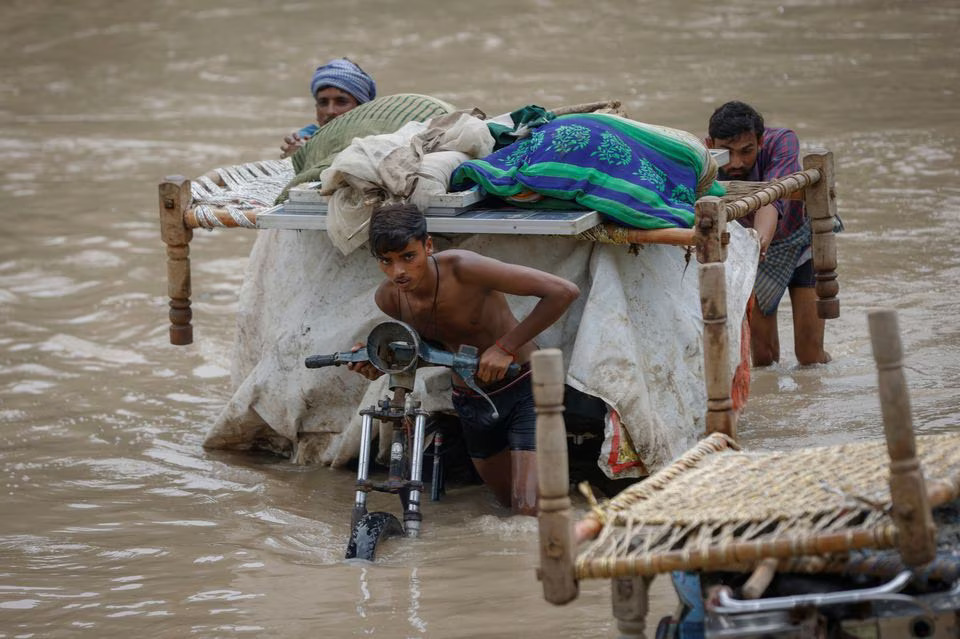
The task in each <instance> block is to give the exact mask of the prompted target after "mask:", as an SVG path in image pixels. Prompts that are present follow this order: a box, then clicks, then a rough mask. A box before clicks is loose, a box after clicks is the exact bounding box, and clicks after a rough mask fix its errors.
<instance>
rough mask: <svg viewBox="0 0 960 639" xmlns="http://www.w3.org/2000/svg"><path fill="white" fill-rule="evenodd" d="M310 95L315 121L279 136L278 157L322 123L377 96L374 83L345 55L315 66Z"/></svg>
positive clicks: (300, 141)
mask: <svg viewBox="0 0 960 639" xmlns="http://www.w3.org/2000/svg"><path fill="white" fill-rule="evenodd" d="M310 95H312V96H313V97H314V100H316V104H317V124H309V125H307V126H305V127H303V128H302V129H300V130H299V131H294V132H293V133H291V134H290V135H288V136H286V137H285V138H284V139H283V146H281V147H280V150H281V151H282V152H283V155H281V157H284V158H285V157H288V156H290V155H292V154H293V152H294V151H296V150H297V149H299V148H300V147H301V146H303V143H304V142H306V141H307V139H309V138H310V136H312V135H313V134H314V133H316V132H317V130H318V129H319V128H320V127H322V126H323V125H324V124H326V123H327V122H329V121H330V120H332V119H333V118H335V117H337V116H338V115H340V114H341V113H346V112H347V111H349V110H350V109H353V108H355V107H357V106H359V105H361V104H363V103H364V102H369V101H370V100H372V99H373V98H375V97H376V95H377V83H376V82H374V81H373V78H371V77H370V76H369V75H367V73H366V72H365V71H364V70H363V69H361V68H360V67H359V66H357V65H356V64H354V63H353V62H352V61H350V60H349V59H347V58H337V59H335V60H331V61H330V62H328V63H326V64H324V65H321V66H319V67H317V70H316V71H314V72H313V78H312V79H311V80H310Z"/></svg>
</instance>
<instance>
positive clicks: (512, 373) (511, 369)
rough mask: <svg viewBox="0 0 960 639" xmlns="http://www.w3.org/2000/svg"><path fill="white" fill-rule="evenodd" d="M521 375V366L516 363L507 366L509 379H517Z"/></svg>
mask: <svg viewBox="0 0 960 639" xmlns="http://www.w3.org/2000/svg"><path fill="white" fill-rule="evenodd" d="M519 374H520V364H517V363H516V362H514V363H513V364H510V365H509V366H507V377H516V376H517V375H519Z"/></svg>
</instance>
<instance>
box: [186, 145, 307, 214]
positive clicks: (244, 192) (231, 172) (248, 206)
mask: <svg viewBox="0 0 960 639" xmlns="http://www.w3.org/2000/svg"><path fill="white" fill-rule="evenodd" d="M215 172H216V174H217V175H218V176H219V178H220V181H221V182H222V183H223V184H222V185H221V184H217V182H215V181H214V180H213V179H211V178H210V177H209V176H208V175H203V176H200V177H199V178H196V179H195V180H192V181H191V183H190V187H191V192H192V195H193V200H194V201H193V214H194V216H195V217H196V221H197V226H199V227H201V228H206V229H211V228H215V227H223V226H227V224H224V222H223V221H222V220H221V219H220V217H219V216H218V215H217V214H216V211H217V210H219V211H227V212H228V214H229V217H230V219H232V221H233V222H234V225H235V226H240V227H244V228H256V223H255V222H254V221H252V220H251V216H248V215H246V213H249V212H256V211H259V210H261V209H264V208H268V207H270V206H272V205H273V202H274V200H276V198H277V196H278V195H280V192H281V191H282V190H283V187H284V186H286V185H287V183H289V182H290V180H292V179H293V175H294V171H293V165H292V164H291V163H290V160H264V161H261V162H251V163H250V164H238V165H235V166H228V167H224V168H220V169H216V170H215ZM252 217H253V219H254V220H255V219H256V218H255V216H252Z"/></svg>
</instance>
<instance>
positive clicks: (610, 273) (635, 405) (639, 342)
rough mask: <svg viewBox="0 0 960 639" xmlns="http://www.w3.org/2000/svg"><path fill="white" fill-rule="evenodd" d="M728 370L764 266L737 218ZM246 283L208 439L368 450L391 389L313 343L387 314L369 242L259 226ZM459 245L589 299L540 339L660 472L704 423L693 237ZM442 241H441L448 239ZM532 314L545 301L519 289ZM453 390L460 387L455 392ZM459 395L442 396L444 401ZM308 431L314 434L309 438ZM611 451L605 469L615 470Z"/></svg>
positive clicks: (475, 239) (527, 239)
mask: <svg viewBox="0 0 960 639" xmlns="http://www.w3.org/2000/svg"><path fill="white" fill-rule="evenodd" d="M727 229H728V231H729V232H730V245H729V250H728V259H727V262H726V264H727V269H726V270H727V295H728V311H727V318H728V325H727V328H728V335H729V337H730V344H731V347H730V353H731V362H730V370H731V374H732V372H733V370H734V368H735V367H736V364H737V356H738V354H739V343H740V326H741V321H742V319H743V314H744V310H745V308H746V303H747V298H748V297H749V295H750V291H751V289H752V283H753V280H754V277H755V275H756V263H757V258H758V254H759V245H758V243H757V241H756V235H755V233H752V232H751V231H748V230H746V229H744V228H742V227H741V226H740V225H739V224H737V223H735V222H734V223H731V224H729V225H728V227H727ZM257 235H258V237H257V240H256V243H255V245H254V248H253V251H252V253H251V256H250V260H249V264H248V274H247V277H246V279H245V283H244V286H243V288H242V290H241V293H240V304H239V307H240V311H239V315H238V325H237V341H236V345H235V348H234V357H233V370H232V381H233V387H234V389H235V392H234V394H233V397H232V398H231V399H230V401H229V403H228V404H227V406H226V407H225V408H224V410H223V411H222V413H221V414H220V416H219V418H218V419H217V421H216V423H214V424H213V426H212V428H211V429H210V431H209V433H208V435H207V439H206V441H205V445H206V446H208V447H212V448H234V449H249V448H253V447H266V448H269V449H272V450H278V451H282V452H285V453H286V454H289V455H291V457H292V458H294V459H295V460H297V461H298V462H303V463H306V462H313V461H319V462H322V463H324V464H331V465H335V466H339V465H342V464H345V463H346V462H348V461H349V460H350V459H352V458H354V457H355V456H356V455H357V452H358V448H359V435H358V433H359V424H360V418H359V416H358V415H357V411H358V410H359V409H360V408H362V407H365V406H368V405H370V404H371V403H373V402H375V401H376V400H378V399H380V398H381V397H382V396H383V395H384V394H385V389H384V379H385V378H381V379H380V380H377V381H376V382H373V383H370V382H367V380H365V379H364V378H362V377H360V376H359V375H357V374H355V373H351V372H349V371H347V370H346V369H345V368H344V367H336V368H326V369H319V370H309V369H306V368H304V366H303V360H304V358H305V357H307V356H308V355H313V354H319V353H333V352H336V351H343V350H346V349H349V347H350V346H351V345H353V344H354V343H356V342H358V341H360V342H362V341H365V340H366V336H367V334H368V333H369V331H370V329H371V328H372V327H373V326H375V325H376V324H378V323H379V322H381V321H383V320H385V319H387V318H386V316H384V315H383V314H382V313H381V312H380V311H379V309H377V308H376V306H375V304H374V302H373V292H374V290H375V288H376V287H377V285H378V284H379V283H380V282H381V281H382V278H383V275H382V274H381V273H380V271H379V269H378V268H377V265H376V261H375V260H374V259H373V258H372V257H371V256H370V255H369V254H368V253H367V252H366V251H354V252H352V253H350V254H349V255H343V254H341V253H340V252H339V251H338V250H336V249H335V248H334V247H333V245H332V244H331V242H330V240H329V238H328V236H327V234H326V233H324V232H322V231H299V232H298V231H261V232H260V233H258V234H257ZM454 237H455V238H458V240H457V244H456V246H457V247H459V248H465V249H472V250H476V251H477V252H479V253H482V254H485V255H489V256H491V257H495V258H499V259H503V260H505V261H509V262H516V263H520V264H525V265H527V266H532V267H535V268H539V269H542V270H545V271H548V272H551V273H555V274H557V275H559V276H561V277H565V278H567V279H569V280H571V281H573V282H575V283H576V284H577V285H578V286H579V287H580V291H581V295H580V298H579V299H578V300H577V301H576V302H575V303H574V305H573V306H572V307H571V308H570V309H569V311H568V312H567V314H566V315H565V316H564V317H563V318H562V319H561V321H560V322H558V323H557V324H555V325H554V326H552V327H551V328H550V329H548V330H547V331H546V332H545V333H544V334H543V335H541V337H540V338H539V339H538V340H537V342H538V344H539V345H540V346H541V347H559V348H561V349H562V350H563V354H564V363H565V365H566V367H567V383H569V384H570V385H572V386H573V387H575V388H578V389H580V390H583V391H585V392H588V393H590V394H593V395H596V396H598V397H601V398H602V399H604V400H605V401H606V402H607V403H608V404H610V405H611V406H613V407H614V408H615V409H616V410H617V411H618V412H619V413H620V417H621V420H622V422H623V424H624V426H625V428H626V430H627V431H628V432H629V434H630V437H631V439H632V441H633V442H634V444H635V446H636V448H637V452H639V453H641V455H642V458H643V462H644V463H645V464H646V466H647V469H648V470H650V471H651V472H653V471H656V470H657V469H658V468H660V467H662V466H663V465H664V464H666V463H668V462H669V461H670V460H672V459H673V458H674V457H675V456H676V455H678V454H679V453H681V452H682V451H684V450H686V449H687V448H688V447H689V446H690V445H692V444H693V443H694V442H695V441H696V438H697V437H698V436H699V435H701V434H702V433H703V431H704V428H705V425H704V415H705V411H706V390H705V387H704V380H703V355H702V336H703V328H702V327H703V324H702V320H701V314H700V301H699V291H698V284H697V262H696V259H695V258H694V259H692V260H691V262H690V264H689V266H688V267H687V268H686V271H685V272H684V266H685V262H684V249H682V248H679V247H675V246H664V245H645V246H642V247H641V248H640V250H639V255H631V254H630V253H629V252H628V250H627V247H626V246H622V245H609V244H594V243H591V242H584V241H576V240H572V239H566V238H557V237H540V236H502V235H500V236H491V235H471V236H454ZM438 243H439V244H440V245H441V246H440V248H446V247H445V246H443V242H442V241H440V239H439V238H438ZM509 299H510V302H511V306H512V308H513V309H514V312H515V313H517V314H518V315H520V316H522V315H523V314H525V313H526V312H528V311H529V310H530V308H532V306H533V304H534V303H535V300H532V299H524V298H512V297H511V298H509ZM446 392H449V391H446ZM448 400H449V398H448V397H440V398H435V402H434V405H436V406H444V405H447V404H446V403H445V402H447V401H448ZM305 442H309V445H305ZM605 463H606V462H605V461H604V460H600V466H601V468H605V470H607V471H609V468H607V467H606V466H605Z"/></svg>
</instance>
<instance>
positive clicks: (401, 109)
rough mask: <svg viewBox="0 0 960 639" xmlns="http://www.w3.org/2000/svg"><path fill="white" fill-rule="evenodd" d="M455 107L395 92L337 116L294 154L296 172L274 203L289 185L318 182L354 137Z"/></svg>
mask: <svg viewBox="0 0 960 639" xmlns="http://www.w3.org/2000/svg"><path fill="white" fill-rule="evenodd" d="M454 110H455V109H454V107H453V106H452V105H450V104H448V103H446V102H444V101H443V100H439V99H437V98H433V97H430V96H426V95H418V94H415V93H398V94H396V95H388V96H384V97H382V98H377V99H375V100H371V101H370V102H366V103H364V104H361V105H360V106H358V107H357V108H355V109H351V110H350V111H347V112H346V113H344V114H343V115H339V116H337V117H336V118H334V119H333V120H332V121H330V122H328V123H327V124H326V125H324V126H323V127H321V128H320V130H319V131H317V132H316V133H315V134H314V135H313V136H312V137H311V138H310V139H309V140H307V142H306V144H304V145H303V147H301V148H300V149H299V150H298V151H297V152H296V153H295V154H294V155H293V157H292V158H291V159H292V161H293V169H294V171H296V175H295V176H294V178H293V179H292V180H290V183H289V184H287V186H285V187H284V189H283V191H282V192H281V193H280V195H279V196H278V197H277V204H280V203H281V202H285V201H286V200H287V197H288V196H289V191H290V189H291V188H292V187H294V186H296V185H298V184H303V183H304V182H319V181H320V173H322V172H323V170H324V169H326V168H327V167H329V166H330V164H331V163H332V162H333V158H334V157H336V155H337V153H339V152H340V151H342V150H343V149H345V148H346V147H347V146H348V145H349V144H350V142H351V141H353V139H354V138H363V137H366V136H368V135H379V134H381V133H393V132H394V131H396V130H397V129H399V128H400V127H402V126H403V125H404V124H406V123H407V122H413V121H417V122H425V121H427V120H429V119H430V118H432V117H434V116H436V115H443V114H445V113H452V112H453V111H454Z"/></svg>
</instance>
